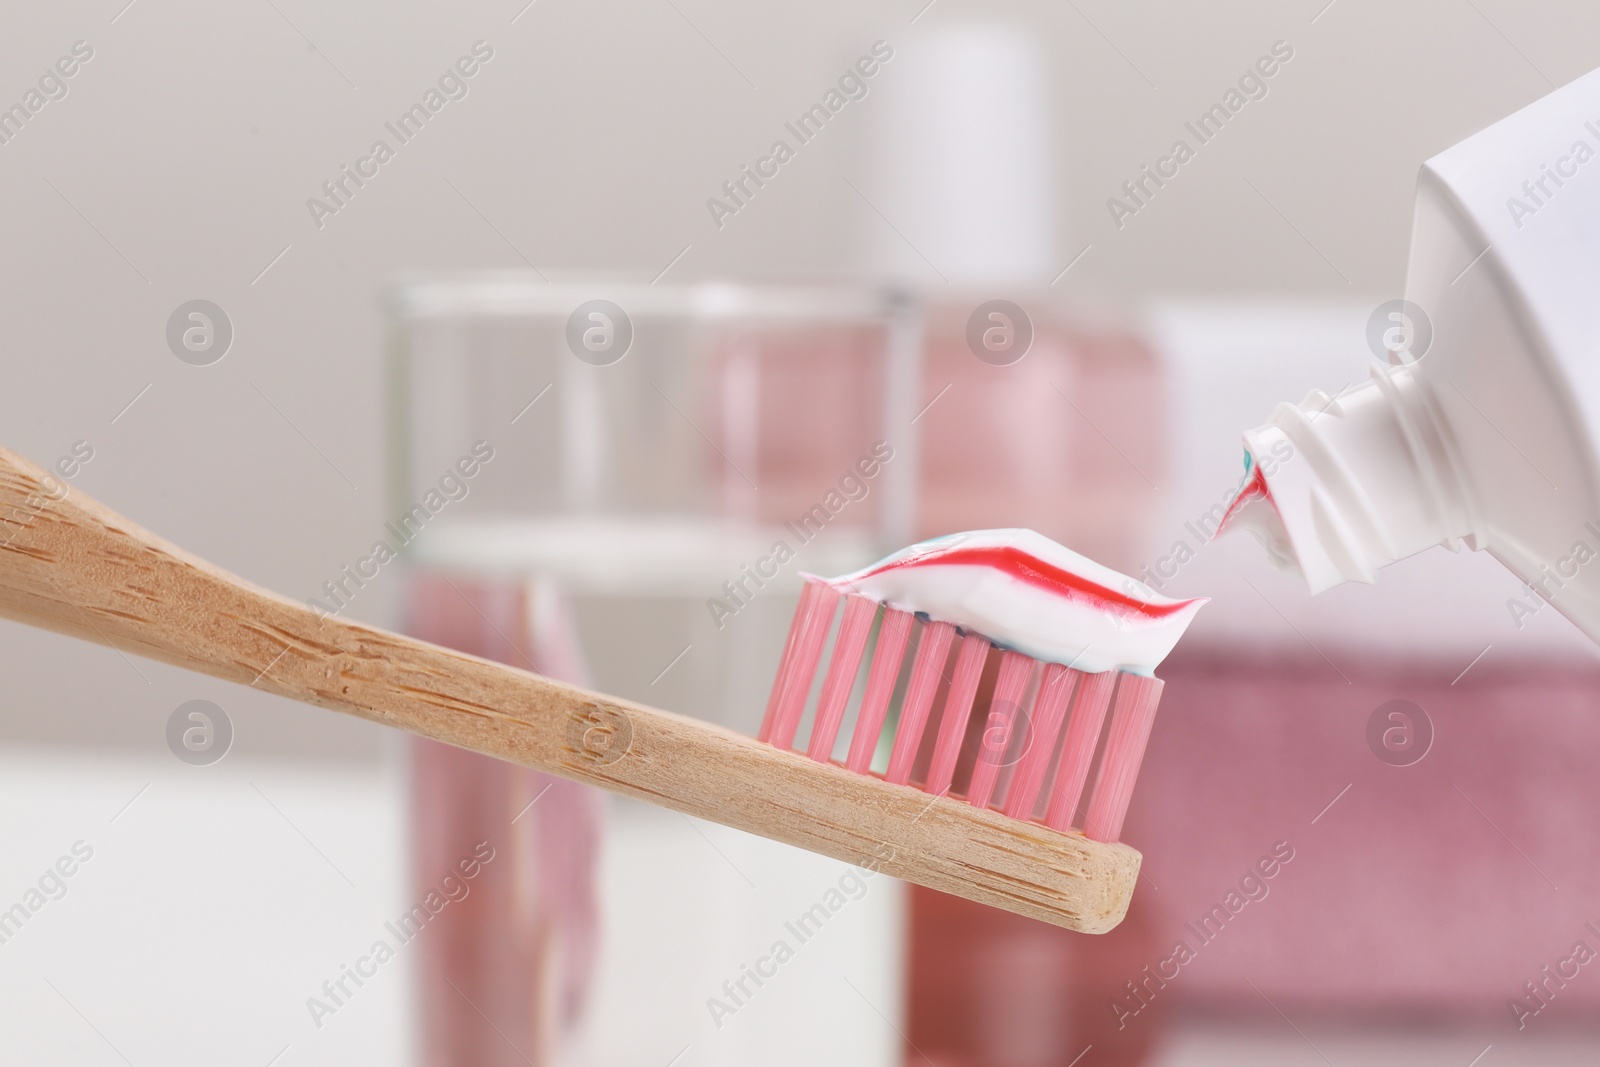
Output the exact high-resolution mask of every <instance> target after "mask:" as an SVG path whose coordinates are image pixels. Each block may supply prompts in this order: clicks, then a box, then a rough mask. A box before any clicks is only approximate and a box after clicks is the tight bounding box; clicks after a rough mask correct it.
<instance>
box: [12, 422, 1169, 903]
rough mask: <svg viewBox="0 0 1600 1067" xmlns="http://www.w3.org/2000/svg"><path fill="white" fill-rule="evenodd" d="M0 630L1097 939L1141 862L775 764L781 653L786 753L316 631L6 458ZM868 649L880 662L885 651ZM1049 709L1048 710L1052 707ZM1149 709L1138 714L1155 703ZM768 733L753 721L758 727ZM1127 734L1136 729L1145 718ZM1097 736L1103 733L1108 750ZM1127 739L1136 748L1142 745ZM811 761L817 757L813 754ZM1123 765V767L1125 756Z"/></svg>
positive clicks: (385, 637)
mask: <svg viewBox="0 0 1600 1067" xmlns="http://www.w3.org/2000/svg"><path fill="white" fill-rule="evenodd" d="M817 584H818V583H815V582H812V583H808V585H807V590H808V593H807V597H806V598H805V599H804V600H803V602H802V605H801V614H800V615H797V620H796V621H797V623H800V622H805V623H806V625H805V626H804V627H800V628H801V629H804V630H806V632H808V633H810V632H814V631H816V630H818V629H819V628H820V630H821V633H820V635H818V637H817V638H816V649H815V650H813V651H812V652H811V653H808V654H809V655H810V657H811V668H812V669H813V670H814V669H815V666H816V660H817V657H818V656H820V649H821V643H822V640H823V639H824V638H825V636H826V633H827V622H828V621H831V605H830V620H823V621H819V619H820V615H819V614H818V611H817V605H816V603H815V599H816V598H815V596H814V595H813V592H814V587H816V586H817ZM808 605H809V606H808ZM887 610H894V609H887ZM863 611H864V609H862V608H859V607H857V608H856V609H854V614H853V616H852V620H851V625H852V626H853V627H856V628H859V626H860V621H861V618H862V614H863ZM900 614H901V615H903V614H904V613H903V612H902V613H900ZM0 615H4V616H7V617H10V618H12V619H16V620H18V621H21V622H24V623H28V624H30V625H33V626H38V627H42V628H45V629H49V630H54V631H58V632H60V633H65V634H69V635H71V636H74V637H78V638H82V639H84V640H88V641H94V642H97V643H99V644H104V645H109V646H111V647H113V648H115V649H118V650H120V651H122V652H125V653H136V654H138V655H141V656H146V657H149V658H151V659H157V660H162V661H165V662H168V663H173V664H176V665H178V666H181V667H185V668H188V669H190V670H194V671H199V672H201V673H204V674H209V675H212V676H215V677H218V678H223V679H226V680H228V681H233V682H238V683H240V684H243V685H248V686H254V687H256V688H258V689H262V690H265V691H268V692H273V693H277V694H279V695H282V696H286V697H290V698H292V699H295V700H301V701H304V702H306V703H310V704H316V705H318V706H320V707H325V708H330V709H333V710H335V711H342V712H347V713H349V714H353V715H359V716H361V717H363V718H366V719H371V720H373V721H375V722H380V723H384V724H386V725H389V726H395V727H399V728H400V729H403V730H408V731H411V732H412V733H416V734H420V735H422V736H424V737H431V738H434V739H436V740H440V741H444V742H447V743H449V744H453V745H458V746H460V747H462V748H466V749H471V750H473V751H477V752H482V753H486V754H488V755H491V756H496V757H498V758H501V759H506V760H510V761H512V762H514V763H520V764H524V765H527V766H531V767H536V768H538V769H540V770H543V771H548V772H550V773H552V774H558V775H562V776H564V777H567V778H571V779H574V780H576V781H580V782H584V783H587V784H590V785H595V786H599V787H601V788H604V789H610V790H613V791H615V792H619V793H625V794H628V795H630V796H635V797H639V798H641V799H644V800H647V801H650V802H652V803H655V804H660V805H663V806H665V807H668V808H672V809H675V810H677V811H681V812H685V813H687V814H689V815H693V816H697V817H699V818H703V819H709V820H711V821H714V822H719V823H722V824H725V825H727V826H732V827H736V828H738V829H741V830H746V831H749V832H751V833H754V834H759V835H761V836H763V837H768V838H772V839H774V840H777V841H783V842H786V843H788V844H792V845H797V846H799V847H801V848H805V849H809V850H811V851H813V852H819V853H822V854H824V855H828V856H833V857H835V858H838V859H841V860H845V861H848V862H851V863H857V864H863V865H870V866H871V867H872V868H874V869H876V870H879V871H882V872H883V873H886V874H890V875H893V876H895V877H898V878H904V879H906V880H908V881H912V882H916V883H918V884H921V885H924V886H927V887H929V888H932V889H937V890H941V891H943V892H947V893H953V894H955V895H957V896H962V897H966V898H968V899H970V900H975V901H978V902H980V903H984V904H989V905H992V906H994V907H997V908H1003V909H1006V910H1008V911H1013V912H1017V913H1019V914H1022V915H1027V916H1030V917H1032V918H1036V919H1041V920H1043V921H1045V922H1049V923H1054V924H1056V925H1058V926H1063V927H1067V928H1069V929H1073V930H1081V931H1085V932H1089V933H1100V932H1104V931H1107V930H1110V929H1111V928H1113V927H1114V926H1116V925H1117V923H1118V922H1120V921H1121V919H1122V916H1123V914H1124V913H1125V912H1126V910H1127V906H1128V901H1129V899H1130V897H1131V895H1132V893H1133V886H1134V882H1135V880H1136V878H1137V876H1138V871H1139V863H1140V856H1139V853H1138V852H1136V851H1135V850H1134V849H1132V848H1130V847H1129V846H1127V845H1125V844H1120V843H1117V842H1116V841H1115V840H1114V839H1115V837H1116V836H1117V835H1116V833H1115V831H1113V832H1111V833H1110V834H1109V835H1107V834H1104V833H1102V834H1100V835H1099V836H1101V837H1106V838H1107V840H1094V839H1092V837H1091V836H1086V835H1085V834H1083V833H1080V832H1078V831H1076V830H1069V829H1066V828H1065V827H1066V825H1067V824H1066V823H1065V822H1063V821H1062V819H1061V818H1054V819H1050V818H1047V819H1046V822H1048V823H1049V825H1045V824H1043V823H1040V822H1036V821H1032V820H1031V819H1030V818H1029V813H1028V812H1021V811H1020V804H1019V805H1013V806H1011V809H1008V810H1013V814H1005V813H1003V812H1001V811H994V810H990V809H989V807H988V806H987V803H969V802H967V801H966V800H961V799H956V798H955V797H952V796H949V795H942V794H941V791H940V790H939V789H932V790H931V795H930V792H924V791H921V790H919V789H918V788H915V787H913V786H910V785H908V784H904V783H905V782H906V775H905V774H904V773H903V772H904V770H905V768H906V766H908V763H907V757H904V756H901V758H900V762H899V763H898V764H897V765H896V766H895V767H894V770H893V772H892V773H891V775H890V778H892V779H897V781H890V780H885V779H883V778H880V777H877V776H875V775H872V774H869V773H863V770H864V765H863V763H862V760H861V759H860V758H856V757H852V759H851V760H850V761H849V766H848V767H846V766H839V765H836V764H834V763H832V762H830V761H828V760H827V759H826V758H825V755H821V757H820V758H812V757H811V756H808V755H805V754H801V753H796V752H791V751H787V743H788V739H790V738H792V737H793V733H794V729H795V725H796V724H797V722H798V719H799V715H798V713H796V712H795V711H794V708H795V707H796V705H797V700H798V706H799V709H800V711H803V710H804V702H805V693H801V694H800V696H799V697H798V698H796V697H795V696H794V695H793V694H794V692H796V691H797V690H795V689H794V687H795V686H798V685H799V684H800V682H799V677H800V674H799V672H800V670H801V668H802V667H803V666H804V664H800V665H798V666H797V665H796V664H795V663H794V662H793V659H794V657H793V655H792V654H791V653H789V652H786V654H785V659H784V666H783V667H782V668H781V669H780V677H779V683H778V685H777V686H775V692H774V699H775V700H776V701H778V703H780V704H783V705H784V707H785V708H786V709H788V710H786V711H785V712H784V713H783V718H782V723H781V726H782V730H783V731H786V732H787V737H786V738H779V740H783V741H784V742H785V743H784V744H783V745H774V744H768V743H765V742H764V741H761V740H756V739H752V738H748V737H744V736H742V735H739V734H737V733H734V732H732V731H729V730H725V729H722V728H720V727H717V726H713V725H710V724H707V723H704V722H700V721H697V720H694V719H690V718H686V717H683V716H679V715H674V714H671V713H669V712H664V711H659V710H656V709H653V708H649V707H645V706H643V705H639V704H633V703H629V702H627V701H623V700H617V699H614V698H611V697H607V696H603V695H601V694H597V693H591V692H587V691H585V690H582V689H578V688H575V687H572V686H568V685H563V684H560V683H556V682H552V681H550V680H548V679H546V678H542V677H539V676H537V675H534V674H530V673H528V672H526V671H521V670H517V669H515V668H512V667H507V666H503V665H501V664H498V663H491V662H488V661H486V660H482V659H478V658H476V657H473V656H468V655H463V654H461V653H458V652H453V651H450V650H448V649H444V648H440V647H438V646H435V645H430V644H427V643H425V642H422V641H416V640H412V639H410V638H407V637H402V636H399V635H397V634H392V633H387V632H384V631H382V630H378V629H374V628H372V627H367V626H362V625H360V624H358V623H353V622H348V621H345V620H342V619H339V618H336V617H332V616H323V617H318V615H317V613H315V612H314V611H312V610H311V609H310V608H308V607H306V606H304V605H302V604H298V603H296V602H294V601H291V600H289V599H287V598H285V597H282V596H279V595H277V594H275V593H271V592H268V591H267V590H264V589H261V588H259V587H257V586H254V585H252V584H250V583H249V582H246V581H244V580H243V579H240V578H237V577H235V576H234V575H231V574H229V573H227V572H225V571H223V570H221V569H219V568H217V567H214V566H212V565H211V564H209V563H207V562H205V561H204V560H201V559H198V558H196V557H195V556H192V555H190V554H188V553H187V552H184V551H183V550H182V549H180V548H178V547H177V546H175V545H172V544H170V543H168V542H166V541H164V540H162V539H160V538H158V537H156V536H155V535H153V534H151V533H149V532H147V531H145V530H144V529H142V528H140V527H139V526H136V525H134V524H133V523H130V522H129V521H127V520H126V519H124V518H122V517H121V516H120V515H118V514H116V513H115V512H113V511H111V510H110V509H108V508H106V507H104V506H103V505H101V504H99V503H98V502H96V501H94V500H92V499H90V498H89V497H87V496H86V495H84V494H82V493H79V492H76V491H72V490H70V489H69V488H68V487H67V486H66V485H65V484H64V483H63V482H61V481H60V480H59V479H57V478H55V477H54V476H52V475H50V474H49V473H47V472H46V471H44V470H42V469H40V468H39V467H37V466H35V465H34V464H32V463H30V462H29V461H27V460H26V459H23V458H22V457H20V456H18V455H16V454H14V453H12V452H9V451H7V450H5V449H4V448H0ZM885 618H886V619H890V620H891V621H890V622H886V623H885V624H884V628H886V629H888V630H889V631H890V638H889V640H890V641H891V643H892V642H893V641H895V640H903V635H902V636H896V635H897V634H898V627H900V626H901V625H904V626H905V627H906V628H907V629H909V622H908V621H906V622H902V620H900V619H899V616H894V617H892V618H891V617H890V616H889V615H887V613H886V615H885ZM1135 621H1137V620H1135ZM851 632H852V633H854V632H855V630H852V631H851ZM924 632H925V633H926V632H929V631H928V630H927V629H926V628H925V629H924ZM937 632H940V633H942V632H943V630H942V629H938V630H937ZM991 636H993V635H991ZM1174 639H1175V638H1174ZM854 640H855V639H854V638H852V641H854ZM884 640H885V639H884V638H880V640H879V647H880V648H886V647H887V646H886V645H885V644H884ZM794 643H795V642H794V639H793V636H791V641H790V644H791V647H792V646H793V645H794ZM969 646H970V647H972V648H977V647H978V645H977V644H976V643H975V642H974V641H972V640H971V639H969V638H966V637H963V644H962V649H963V651H965V650H966V649H967V648H968V647H969ZM902 648H903V645H902ZM927 654H928V655H931V646H930V650H929V651H928V653H927ZM883 655H885V656H886V655H887V653H886V652H885V653H883ZM967 655H968V659H970V658H971V657H972V655H973V654H972V653H968V654H967ZM875 658H876V657H875ZM924 658H926V655H925V657H924ZM963 662H966V661H963ZM969 669H970V665H969ZM883 670H887V667H885V668H883ZM1018 670H1019V667H1018V666H1017V665H1016V664H1015V662H1012V665H1011V666H1009V667H1006V666H1002V671H1004V672H1009V673H1007V674H1006V678H1007V679H1008V680H1007V681H1006V682H1005V684H1006V685H1008V686H1011V687H1013V688H1014V687H1015V682H1016V677H1015V676H1016V675H1017V673H1018ZM877 677H878V679H879V680H878V681H877V683H876V686H877V691H881V690H882V688H883V686H884V684H885V683H884V682H883V681H882V676H881V673H880V674H879V675H878V676H877ZM919 677H920V678H921V683H920V684H922V685H924V686H926V685H928V684H929V683H930V682H932V681H934V680H935V679H933V678H932V676H931V675H930V674H928V673H926V672H925V673H923V674H922V675H920V676H919ZM962 677H963V678H965V677H966V675H962ZM1084 677H1091V678H1092V677H1094V676H1093V675H1085V676H1084ZM1123 677H1125V678H1126V677H1128V676H1126V675H1125V676H1123ZM891 682H892V680H891ZM963 684H966V683H965V682H963ZM1136 684H1143V683H1136ZM840 685H842V683H835V686H836V687H837V686H840ZM1155 685H1156V686H1157V687H1158V686H1159V683H1158V682H1157V683H1155ZM786 687H788V688H786ZM805 688H806V690H807V691H809V688H810V680H809V675H807V677H806V679H805ZM1047 691H1048V690H1047ZM780 692H781V693H782V697H781V699H780V698H779V697H780ZM846 695H848V694H846ZM828 699H829V700H830V701H831V702H832V703H830V704H829V707H830V708H831V707H832V706H833V703H837V696H836V695H835V696H830V697H829V698H828ZM873 699H874V700H877V699H878V697H876V696H874V698H873ZM918 699H919V701H920V700H921V698H918ZM968 699H969V700H970V697H969V698H968ZM1049 703H1050V704H1051V706H1052V707H1053V706H1054V705H1055V704H1056V703H1059V701H1058V700H1057V699H1056V697H1054V696H1052V697H1050V698H1049ZM1148 704H1149V710H1150V711H1152V712H1153V708H1154V700H1153V699H1149V700H1148ZM1063 708H1064V705H1063ZM924 710H926V709H924ZM830 714H831V712H830ZM772 718H773V714H772V712H771V711H770V710H769V723H768V726H769V727H771V725H772V722H771V720H772ZM1146 718H1147V717H1146ZM791 720H794V721H793V722H791ZM880 722H881V720H880ZM834 725H835V727H837V721H836V722H835V724H834ZM1136 725H1139V726H1140V728H1141V729H1143V730H1144V731H1146V732H1147V731H1148V722H1147V721H1142V722H1141V723H1140V724H1136ZM952 729H953V728H952ZM813 733H815V731H813ZM1069 733H1070V729H1069ZM768 734H770V729H769V730H765V731H764V736H765V735H768ZM818 736H819V738H820V735H818ZM1114 737H1115V728H1113V741H1112V742H1111V743H1112V744H1115V743H1116V742H1115V740H1114ZM1136 740H1137V741H1138V745H1137V747H1138V748H1139V749H1140V750H1141V751H1142V748H1143V740H1142V737H1140V738H1137V739H1136ZM950 743H951V744H954V743H955V742H953V741H952V742H950ZM863 744H865V742H863ZM813 747H817V748H819V750H820V748H821V747H824V746H823V745H822V742H821V740H818V742H817V744H816V746H813ZM1091 747H1092V745H1091ZM819 755H820V753H819ZM913 755H914V752H913ZM1085 758H1087V757H1085ZM1038 759H1039V758H1038V757H1034V761H1035V762H1038ZM1124 763H1126V759H1124ZM1132 763H1133V767H1134V768H1135V769H1136V767H1137V756H1136V755H1135V756H1134V757H1133V760H1132ZM1023 764H1024V765H1026V778H1027V780H1028V781H1030V782H1032V781H1034V780H1035V777H1036V775H1039V774H1042V773H1043V772H1042V769H1041V768H1037V767H1033V766H1032V765H1031V764H1030V763H1029V761H1028V759H1027V758H1026V757H1025V758H1024V760H1023ZM851 768H854V769H851ZM1123 770H1127V768H1126V767H1124V768H1123ZM1020 775H1021V770H1020V768H1019V776H1020ZM1058 777H1059V775H1058ZM935 784H937V783H935ZM980 784H981V783H980ZM991 785H992V783H991ZM1127 787H1128V788H1131V779H1130V780H1129V782H1128V783H1127ZM1030 788H1032V787H1030ZM1116 788H1118V789H1119V790H1120V789H1122V787H1121V786H1118V787H1116ZM985 800H987V795H986V796H985ZM1124 802H1125V801H1124ZM1070 817H1071V812H1070V811H1069V812H1067V814H1066V818H1067V819H1068V820H1070ZM1117 822H1118V823H1119V824H1120V815H1118V817H1117Z"/></svg>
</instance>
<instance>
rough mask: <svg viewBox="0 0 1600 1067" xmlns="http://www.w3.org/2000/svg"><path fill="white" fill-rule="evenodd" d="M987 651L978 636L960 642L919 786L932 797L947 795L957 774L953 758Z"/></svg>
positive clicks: (962, 736) (963, 735) (986, 644)
mask: <svg viewBox="0 0 1600 1067" xmlns="http://www.w3.org/2000/svg"><path fill="white" fill-rule="evenodd" d="M989 647H990V646H989V642H988V641H987V640H986V639H985V638H982V637H979V636H978V635H977V634H967V635H966V636H964V637H963V638H962V639H961V651H960V652H959V653H957V654H956V669H955V673H954V674H953V675H952V676H951V678H950V691H949V693H947V694H946V695H945V698H944V714H943V715H942V716H941V717H940V719H939V737H938V740H937V741H935V742H934V745H933V762H932V763H930V764H929V765H928V780H927V781H926V782H924V783H922V788H923V789H924V790H926V791H927V792H929V793H932V794H934V795H935V796H943V795H944V794H946V793H948V792H949V791H950V780H951V779H952V778H954V777H955V774H956V757H958V756H960V755H961V742H962V741H963V740H965V738H966V736H967V719H968V718H970V717H971V715H972V699H973V698H974V697H975V696H977V695H978V682H979V680H980V679H982V677H983V665H984V663H985V661H987V660H988V658H989Z"/></svg>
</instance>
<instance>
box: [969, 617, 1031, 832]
mask: <svg viewBox="0 0 1600 1067" xmlns="http://www.w3.org/2000/svg"><path fill="white" fill-rule="evenodd" d="M1036 662H1037V661H1036V660H1034V659H1033V658H1031V657H1029V656H1024V655H1023V654H1022V653H1021V652H1012V651H1010V650H1009V649H1008V650H1007V651H1005V652H1002V653H1000V674H999V676H998V677H997V678H996V679H995V683H994V696H993V698H992V699H990V701H989V716H988V720H987V721H986V722H985V723H984V725H983V737H982V740H981V742H980V744H979V746H978V758H977V761H976V762H975V763H973V765H972V781H971V782H970V783H969V784H968V786H967V803H969V804H971V805H972V806H974V807H978V808H986V807H988V806H989V799H990V798H991V797H992V796H993V795H994V784H995V782H996V780H997V779H998V778H999V777H1000V767H1001V766H1002V764H1003V762H1004V760H1005V757H1006V750H1007V749H1009V748H1010V747H1011V733H1012V730H1013V729H1014V728H1015V726H1016V724H1017V720H1018V719H1019V718H1020V717H1021V716H1019V714H1018V713H1019V712H1020V711H1021V710H1022V697H1023V694H1024V693H1025V692H1026V691H1027V688H1028V676H1029V675H1030V674H1032V673H1033V665H1034V663H1036ZM1024 721H1026V720H1024Z"/></svg>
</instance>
